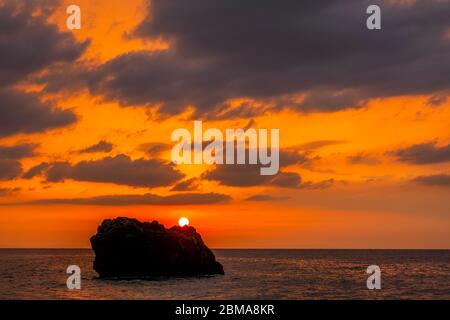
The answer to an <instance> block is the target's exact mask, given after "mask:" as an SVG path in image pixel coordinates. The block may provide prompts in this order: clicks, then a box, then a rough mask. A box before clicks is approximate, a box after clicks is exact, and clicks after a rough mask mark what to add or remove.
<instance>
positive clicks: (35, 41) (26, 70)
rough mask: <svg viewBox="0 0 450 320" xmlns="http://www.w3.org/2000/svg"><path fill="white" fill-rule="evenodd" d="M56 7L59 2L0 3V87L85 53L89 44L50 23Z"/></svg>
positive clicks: (73, 59)
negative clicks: (79, 40)
mask: <svg viewBox="0 0 450 320" xmlns="http://www.w3.org/2000/svg"><path fill="white" fill-rule="evenodd" d="M56 5H57V1H6V2H4V1H2V2H0V71H1V72H0V86H7V85H11V84H15V83H17V82H19V81H21V80H24V79H25V78H26V77H27V76H28V75H30V74H31V73H33V72H36V71H39V70H42V69H44V68H45V67H47V66H49V65H51V64H53V63H56V62H73V61H75V60H76V59H78V58H79V57H80V56H81V55H82V54H83V52H84V51H85V49H86V48H87V46H88V44H89V41H85V42H82V43H78V42H77V41H76V40H75V37H74V36H73V35H72V33H69V32H60V31H58V28H57V26H56V25H54V24H49V23H48V22H47V18H48V17H47V15H48V14H49V13H50V12H51V11H52V10H54V7H55V6H56ZM60 9H61V8H60ZM0 100H1V99H0Z"/></svg>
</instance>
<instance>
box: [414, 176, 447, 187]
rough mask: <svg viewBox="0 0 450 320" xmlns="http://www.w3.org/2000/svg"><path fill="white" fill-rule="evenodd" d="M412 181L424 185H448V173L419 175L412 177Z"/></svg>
mask: <svg viewBox="0 0 450 320" xmlns="http://www.w3.org/2000/svg"><path fill="white" fill-rule="evenodd" d="M413 182H416V183H418V184H421V185H425V186H438V187H450V175H448V174H435V175H430V176H419V177H417V178H415V179H413Z"/></svg>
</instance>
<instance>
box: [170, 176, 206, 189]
mask: <svg viewBox="0 0 450 320" xmlns="http://www.w3.org/2000/svg"><path fill="white" fill-rule="evenodd" d="M199 186H200V179H198V178H191V179H188V180H184V181H181V182H179V183H177V184H176V185H175V186H174V187H173V188H172V189H171V191H195V190H198V188H199Z"/></svg>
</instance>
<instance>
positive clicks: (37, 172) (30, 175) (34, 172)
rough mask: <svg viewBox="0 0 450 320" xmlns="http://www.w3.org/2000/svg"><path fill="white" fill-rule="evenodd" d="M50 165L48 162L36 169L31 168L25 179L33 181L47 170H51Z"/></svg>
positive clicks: (24, 175) (35, 167) (25, 174)
mask: <svg viewBox="0 0 450 320" xmlns="http://www.w3.org/2000/svg"><path fill="white" fill-rule="evenodd" d="M49 167H50V164H49V163H47V162H42V163H40V164H38V165H36V166H34V167H31V168H30V169H29V170H28V171H27V172H25V173H24V174H23V176H22V178H23V179H32V178H34V177H36V176H38V175H40V174H41V173H42V172H43V171H44V170H45V169H47V168H49Z"/></svg>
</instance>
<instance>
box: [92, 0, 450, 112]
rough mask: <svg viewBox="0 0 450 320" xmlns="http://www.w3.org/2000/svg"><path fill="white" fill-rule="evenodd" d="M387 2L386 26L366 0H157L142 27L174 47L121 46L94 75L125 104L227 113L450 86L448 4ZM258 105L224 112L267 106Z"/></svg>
mask: <svg viewBox="0 0 450 320" xmlns="http://www.w3.org/2000/svg"><path fill="white" fill-rule="evenodd" d="M149 3H150V1H149ZM382 3H383V4H382V6H383V30H384V31H381V32H370V31H368V30H367V29H366V27H365V18H366V16H365V10H366V8H367V2H365V1H360V0H348V1H325V0H318V1H310V2H308V3H304V2H301V1H297V0H287V1H283V2H282V3H279V2H276V3H275V2H274V1H269V0H262V1H261V0H253V1H245V2H244V3H242V2H237V1H227V2H224V3H217V2H214V3H212V2H211V1H210V0H199V1H196V5H195V6H193V5H190V4H189V3H187V2H186V1H184V0H173V1H164V0H154V1H151V4H149V9H148V14H147V17H145V18H144V20H143V21H142V23H141V24H140V25H139V26H138V27H137V29H136V30H135V32H134V35H135V36H137V37H141V38H144V39H163V40H165V41H168V42H170V48H169V49H168V50H164V51H156V52H155V51H151V52H150V51H135V52H128V53H126V54H123V55H120V56H118V57H116V58H114V59H112V60H110V61H108V62H107V63H105V64H102V65H99V66H97V67H95V68H93V69H92V70H87V72H86V75H85V80H86V81H87V83H88V87H89V89H90V91H91V93H93V94H96V95H100V96H102V97H104V98H105V99H108V100H115V101H119V102H120V103H121V104H122V105H125V106H127V105H155V104H158V105H160V111H161V112H162V113H167V114H177V113H179V112H180V111H182V110H184V109H185V108H186V106H188V105H194V106H196V108H197V115H208V114H209V115H214V114H216V113H217V114H220V111H222V110H224V109H226V108H227V107H228V101H229V100H230V99H235V98H249V99H255V100H257V101H263V102H268V103H269V102H270V103H272V104H275V105H276V106H277V108H282V107H289V108H292V109H294V110H297V111H301V112H312V111H320V112H332V111H337V110H342V109H344V108H349V107H360V106H363V105H364V103H365V102H366V101H367V99H370V98H379V97H390V96H398V95H423V94H430V95H431V94H437V93H439V92H446V91H445V90H447V89H448V88H449V85H450V77H449V74H450V65H449V64H448V56H449V54H450V42H449V41H448V39H447V38H446V35H447V33H448V30H449V27H450V20H449V19H448V16H449V14H450V12H449V7H448V3H446V1H417V2H414V3H413V4H411V5H409V6H399V5H395V4H392V3H391V2H389V1H383V2H382ZM193 21H195V23H192V22H193ZM386 30H387V31H386ZM299 94H302V95H303V96H304V99H303V100H301V99H300V100H299V101H297V100H298V99H294V98H293V97H297V96H298V95H299ZM250 110H252V111H253V112H249V108H247V107H245V108H237V110H233V112H232V113H231V114H230V113H228V112H225V113H224V115H225V116H226V117H228V118H229V117H231V116H234V117H239V116H243V115H246V116H254V115H255V113H254V112H256V113H257V112H258V109H257V108H251V107H250Z"/></svg>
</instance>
